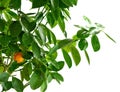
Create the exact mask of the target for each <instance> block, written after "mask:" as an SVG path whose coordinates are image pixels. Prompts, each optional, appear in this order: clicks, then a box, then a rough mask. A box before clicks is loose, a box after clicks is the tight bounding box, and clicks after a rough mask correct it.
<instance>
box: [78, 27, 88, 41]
mask: <svg viewBox="0 0 120 92" xmlns="http://www.w3.org/2000/svg"><path fill="white" fill-rule="evenodd" d="M88 36H89V33H88V30H87V29H85V28H81V29H80V30H78V32H77V37H78V38H82V39H84V38H86V37H88Z"/></svg>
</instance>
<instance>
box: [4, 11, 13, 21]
mask: <svg viewBox="0 0 120 92" xmlns="http://www.w3.org/2000/svg"><path fill="white" fill-rule="evenodd" d="M3 16H4V19H5V20H6V21H7V22H8V21H11V19H12V17H11V16H10V15H9V14H8V12H7V11H4V12H3Z"/></svg>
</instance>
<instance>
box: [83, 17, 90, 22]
mask: <svg viewBox="0 0 120 92" xmlns="http://www.w3.org/2000/svg"><path fill="white" fill-rule="evenodd" d="M83 19H84V20H85V21H86V22H87V23H89V24H91V21H90V19H89V18H88V17H86V16H83Z"/></svg>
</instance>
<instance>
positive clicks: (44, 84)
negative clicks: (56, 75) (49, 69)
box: [40, 80, 47, 92]
mask: <svg viewBox="0 0 120 92" xmlns="http://www.w3.org/2000/svg"><path fill="white" fill-rule="evenodd" d="M46 89H47V82H46V80H44V82H43V83H42V85H41V88H40V90H41V92H45V90H46Z"/></svg>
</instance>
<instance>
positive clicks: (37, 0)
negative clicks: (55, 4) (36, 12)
mask: <svg viewBox="0 0 120 92" xmlns="http://www.w3.org/2000/svg"><path fill="white" fill-rule="evenodd" d="M31 1H32V8H39V7H42V6H44V5H45V4H46V3H47V0H31Z"/></svg>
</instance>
